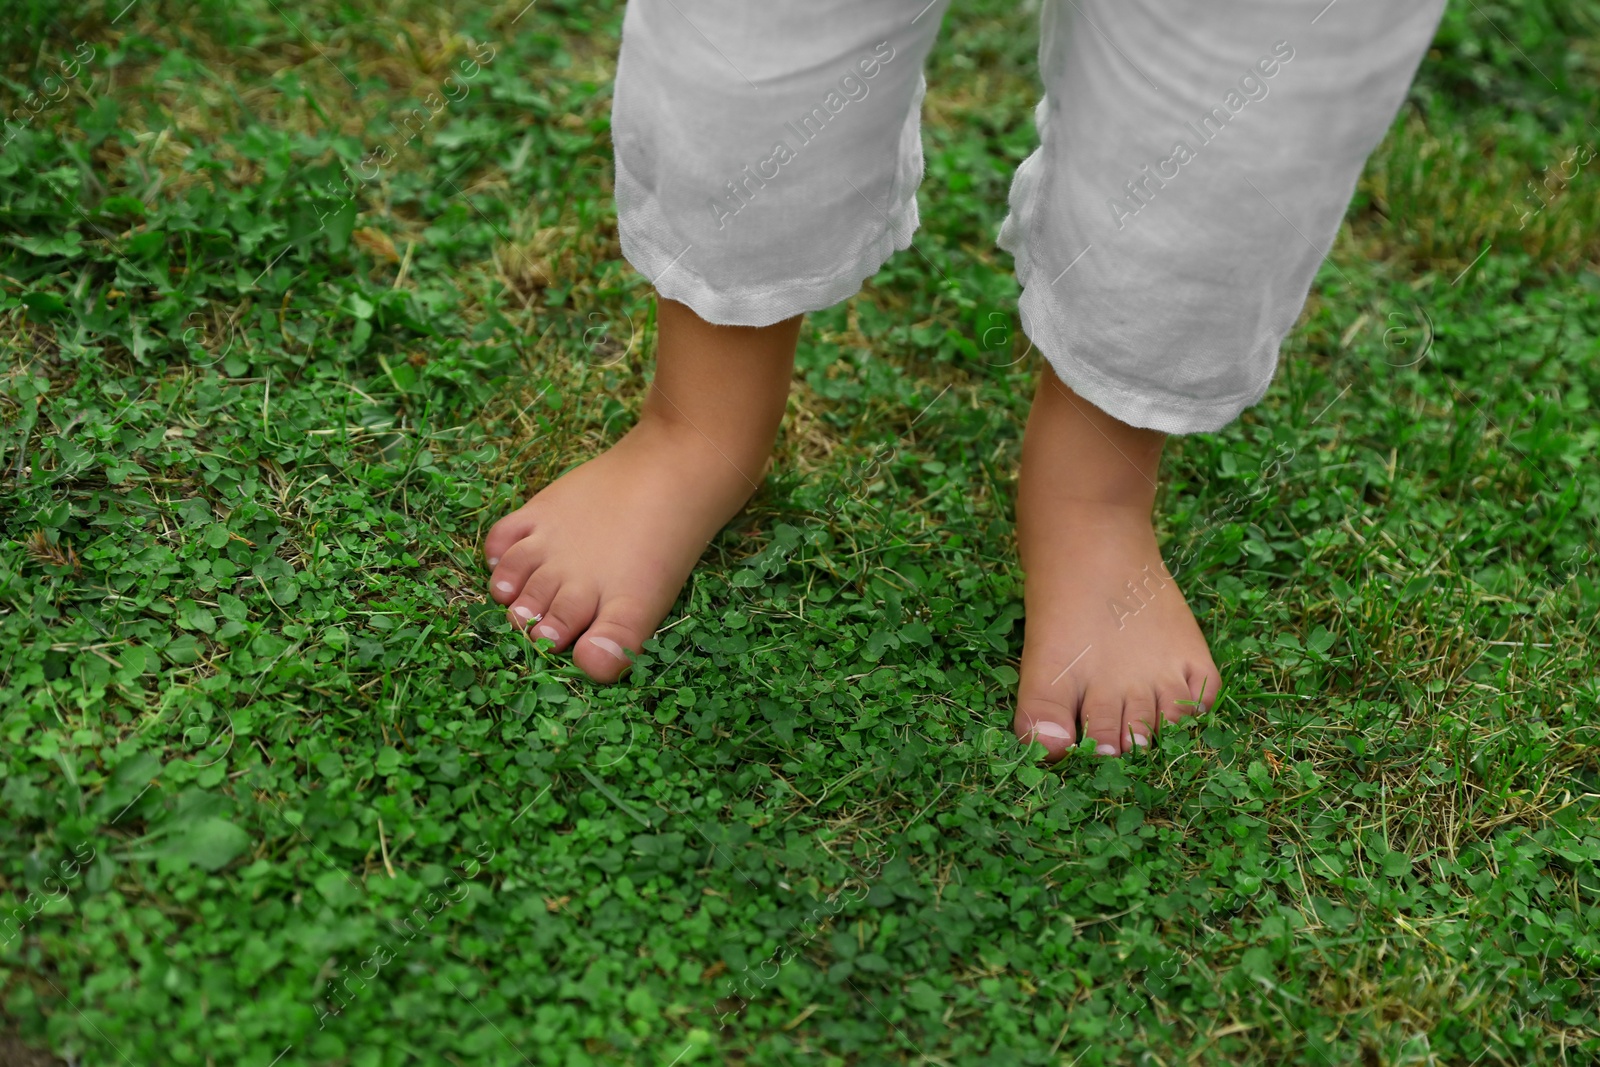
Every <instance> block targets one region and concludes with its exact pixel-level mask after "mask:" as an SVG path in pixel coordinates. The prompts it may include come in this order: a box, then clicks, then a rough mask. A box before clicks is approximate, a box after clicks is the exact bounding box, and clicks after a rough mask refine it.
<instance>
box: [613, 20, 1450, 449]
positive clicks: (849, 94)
mask: <svg viewBox="0 0 1600 1067" xmlns="http://www.w3.org/2000/svg"><path fill="white" fill-rule="evenodd" d="M948 2H949V0H933V2H932V3H931V4H930V3H928V2H927V0H805V2H803V3H802V2H800V0H631V2H630V3H629V4H628V7H627V13H626V15H625V17H624V22H623V35H622V51H621V55H620V58H619V61H618V67H617V83H616V95H615V98H614V102H613V110H612V135H613V139H614V143H615V146H616V175H617V178H616V182H617V184H616V195H617V214H618V225H619V228H620V233H621V239H622V249H623V254H624V255H626V256H627V258H628V261H629V262H630V263H632V264H633V266H634V267H635V268H636V269H637V270H638V271H640V273H642V274H644V275H645V276H646V277H647V278H649V279H650V281H651V282H652V283H653V284H654V285H655V287H656V290H657V291H658V292H659V293H660V294H661V296H663V297H666V298H668V299H672V300H677V301H681V302H682V303H685V304H687V305H689V306H690V307H691V308H693V309H694V310H695V312H696V313H698V314H699V315H700V316H701V317H702V318H704V319H706V320H707V321H709V322H713V323H721V324H727V325H746V326H765V325H769V324H771V323H774V322H777V321H779V320H781V319H784V318H788V317H789V316H792V315H796V314H799V313H800V312H804V311H814V310H817V309H820V308H824V307H827V306H829V305H831V304H835V303H837V302H839V301H841V300H843V299H845V298H846V297H848V296H850V295H851V294H853V293H855V292H856V291H857V290H858V289H859V288H860V287H861V283H862V282H863V281H864V280H865V279H866V278H867V277H869V276H871V275H872V274H873V273H874V272H875V271H876V270H877V269H878V268H879V267H880V266H881V265H882V264H883V262H884V260H886V259H887V258H888V257H889V256H890V255H891V254H892V253H893V252H895V251H896V250H898V249H903V248H906V247H907V246H908V245H909V244H910V243H911V237H912V233H913V232H914V231H915V230H916V227H917V201H916V192H917V185H918V183H919V181H920V180H921V178H922V148H921V140H920V132H919V125H918V119H919V110H920V105H921V102H922V96H923V91H924V88H925V84H924V81H923V77H922V65H923V61H924V59H925V58H926V57H927V55H928V52H929V49H930V48H931V47H932V45H933V42H934V37H935V35H936V34H937V32H938V26H939V22H940V20H941V19H942V17H943V15H944V11H945V7H946V6H947V4H948ZM1042 3H1043V33H1042V42H1041V46H1040V49H1039V68H1040V74H1041V77H1042V79H1043V82H1044V88H1045V91H1044V97H1043V99H1042V100H1041V101H1040V103H1039V106H1038V109H1037V112H1036V115H1035V122H1036V125H1037V127H1038V131H1039V140H1040V146H1039V148H1038V150H1037V151H1035V152H1034V153H1033V155H1031V156H1030V157H1028V159H1027V160H1026V161H1024V162H1023V164H1022V165H1021V166H1020V167H1019V168H1018V170H1017V174H1016V177H1015V179H1014V181H1013V183H1012V186H1011V204H1010V214H1009V216H1008V217H1007V218H1006V220H1005V223H1004V225H1003V226H1002V227H1001V229H1000V233H999V242H1000V246H1001V247H1002V248H1004V249H1006V250H1007V251H1009V252H1011V253H1012V254H1013V255H1014V257H1015V260H1016V270H1017V278H1018V280H1019V282H1020V283H1021V286H1022V296H1021V301H1020V313H1021V318H1022V324H1023V329H1024V330H1025V332H1026V333H1027V334H1028V336H1029V338H1030V339H1031V340H1032V341H1033V343H1034V345H1035V346H1037V347H1038V349H1039V350H1040V351H1041V352H1042V353H1043V354H1044V356H1045V358H1046V359H1048V360H1049V362H1050V364H1051V366H1052V367H1053V368H1054V369H1055V371H1056V373H1057V374H1059V375H1060V376H1061V379H1062V380H1063V381H1065V382H1066V383H1067V384H1068V385H1070V386H1071V387H1072V388H1073V389H1074V390H1075V391H1076V392H1078V393H1079V394H1080V395H1082V396H1084V397H1085V398H1087V399H1088V400H1089V401H1091V402H1092V403H1094V404H1096V405H1098V406H1099V407H1100V408H1102V409H1103V410H1105V411H1106V412H1108V413H1110V414H1111V415H1114V416H1116V417H1117V418H1119V419H1122V420H1123V421H1125V422H1128V423H1132V424H1134V425H1136V426H1146V427H1150V428H1152V429H1157V430H1164V431H1166V432H1168V433H1193V432H1198V431H1205V430H1215V429H1218V428H1220V427H1222V426H1224V425H1226V424H1227V423H1228V422H1230V421H1232V420H1233V419H1234V418H1236V417H1237V416H1238V414H1239V413H1240V412H1241V411H1243V410H1244V409H1245V408H1246V407H1248V406H1250V405H1251V404H1253V403H1255V402H1256V401H1258V400H1259V399H1261V396H1262V395H1263V394H1264V393H1265V392H1266V389H1267V385H1268V383H1269V382H1270V381H1271V378H1272V374H1273V370H1274V368H1275V367H1276V365H1277V357H1278V346H1279V344H1280V342H1281V341H1282V340H1283V337H1284V335H1285V334H1286V333H1288V331H1289V329H1290V328H1291V327H1292V326H1293V325H1294V321H1295V319H1296V317H1297V316H1298V315H1299V313H1300V308H1301V306H1302V305H1303V304H1304V302H1305V298H1306V293H1307V291H1308V290H1309V289H1310V286H1311V282H1312V279H1313V276H1314V275H1315V273H1316V270H1317V266H1318V264H1319V263H1320V262H1321V260H1322V258H1323V256H1324V255H1325V254H1326V252H1327V250H1328V248H1329V246H1330V245H1331V243H1332V241H1333V238H1334V235H1335V233H1336V231H1337V230H1338V227H1339V223H1340V221H1341V219H1342V218H1343V215H1344V210H1345V207H1346V206H1347V205H1348V203H1349V200H1350V195H1351V193H1352V192H1353V191H1354V189H1355V183H1356V179H1357V178H1358V177H1359V175H1360V171H1361V167H1362V165H1363V163H1364V162H1365V160H1366V158H1367V155H1368V154H1369V153H1370V152H1371V151H1372V149H1373V148H1374V147H1375V146H1376V145H1377V143H1378V141H1379V139H1380V138H1381V137H1382V136H1383V134H1384V132H1385V130H1386V129H1387V128H1388V126H1389V124H1390V122H1391V121H1392V120H1393V118H1394V115H1395V112H1396V111H1397V110H1398V108H1399V106H1400V103H1401V102H1402V100H1403V99H1404V97H1405V93H1406V89H1407V86H1408V85H1409V84H1410V82H1411V78H1412V76H1413V74H1414V73H1415V71H1416V67H1417V64H1418V62H1419V61H1420V60H1421V57H1422V55H1423V53H1424V51H1425V50H1426V49H1427V47H1428V44H1429V42H1430V41H1431V40H1432V37H1433V33H1434V30H1435V28H1436V26H1437V23H1438V20H1439V17H1440V14H1441V12H1442V10H1443V6H1444V0H1333V2H1332V3H1329V2H1328V0H1042ZM935 202H936V201H935Z"/></svg>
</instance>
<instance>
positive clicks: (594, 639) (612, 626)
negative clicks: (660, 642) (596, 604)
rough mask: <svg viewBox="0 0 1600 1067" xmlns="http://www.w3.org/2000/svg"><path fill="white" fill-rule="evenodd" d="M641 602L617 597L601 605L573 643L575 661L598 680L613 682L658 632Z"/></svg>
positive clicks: (584, 671) (654, 620)
mask: <svg viewBox="0 0 1600 1067" xmlns="http://www.w3.org/2000/svg"><path fill="white" fill-rule="evenodd" d="M657 622H659V620H657V619H651V618H650V617H649V613H648V612H647V611H646V610H645V609H644V606H643V605H642V604H639V603H638V602H636V601H634V600H632V599H630V598H628V597H616V598H614V599H612V600H610V601H606V602H604V603H602V604H601V605H600V614H598V615H596V616H595V620H594V622H593V623H592V624H590V626H589V628H588V630H586V631H584V634H583V636H582V637H580V638H578V640H577V641H576V642H574V644H573V646H572V661H573V662H574V663H576V664H577V665H578V667H579V668H580V669H581V670H582V671H583V673H584V674H587V675H588V676H589V677H590V678H593V679H594V680H595V681H597V682H614V681H616V680H617V679H618V678H620V677H622V675H623V672H624V671H626V670H627V669H628V667H629V666H630V665H631V664H632V662H633V659H632V656H633V654H634V653H636V652H638V651H639V649H640V648H642V647H643V646H644V642H645V639H646V638H647V637H649V636H650V635H651V634H652V633H654V632H655V628H656V623H657Z"/></svg>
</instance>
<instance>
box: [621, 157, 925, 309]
mask: <svg viewBox="0 0 1600 1067" xmlns="http://www.w3.org/2000/svg"><path fill="white" fill-rule="evenodd" d="M616 167H617V170H616V174H617V203H618V211H617V233H618V236H619V237H620V239H621V242H622V255H623V257H624V258H625V259H627V261H628V262H629V263H630V264H632V265H633V268H634V269H635V270H637V271H638V272H639V273H640V274H642V275H644V276H645V278H646V279H648V280H649V282H650V284H651V285H653V286H654V287H655V289H656V292H657V293H658V294H659V295H661V296H662V297H665V298H666V299H668V300H676V301H678V302H679V303H681V304H687V305H688V306H689V307H690V308H691V309H692V310H693V311H694V313H695V314H696V315H699V316H700V317H701V318H702V319H704V320H705V321H707V322H709V323H712V324H714V325H717V326H771V325H772V324H774V323H777V322H782V321H783V320H784V319H788V318H793V317H794V316H796V315H800V314H804V313H805V312H808V311H820V310H822V309H823V308H826V307H832V306H833V305H834V304H837V303H839V302H841V301H843V300H847V299H849V298H850V297H852V296H854V295H855V294H856V293H858V292H860V291H861V286H862V284H863V283H864V282H865V281H866V280H867V279H868V278H870V277H872V276H873V275H874V274H876V273H877V272H878V271H879V270H880V269H881V268H882V267H883V265H884V263H886V262H887V261H888V259H889V257H890V256H892V255H894V254H895V253H896V252H899V251H903V250H905V249H907V248H909V247H911V239H912V237H913V236H914V235H915V233H916V230H917V225H918V221H919V219H918V216H917V199H916V194H915V192H913V193H912V194H911V196H909V197H907V198H906V199H904V200H902V201H900V202H899V203H896V204H893V205H891V207H890V208H889V211H888V213H887V215H886V221H885V222H884V224H883V229H882V230H881V231H880V232H879V234H878V235H877V236H876V238H874V239H873V240H872V241H870V242H869V243H868V244H867V245H866V247H865V248H864V249H863V250H862V251H861V252H860V253H859V254H858V255H857V256H856V257H855V259H854V260H853V261H852V262H851V263H849V264H848V265H846V266H845V267H844V268H842V269H841V270H838V271H835V272H833V273H831V274H828V275H823V276H813V277H809V278H795V279H792V280H787V281H785V282H784V283H783V284H782V285H776V286H770V287H766V288H755V287H733V288H729V287H727V286H718V285H715V284H713V283H712V282H710V281H708V280H707V279H706V278H705V277H703V276H702V275H699V274H697V273H695V271H694V270H693V269H692V268H690V267H688V266H686V265H685V263H684V259H685V257H686V256H687V255H688V254H689V253H690V252H692V250H693V247H694V246H693V245H692V244H689V245H688V247H686V248H677V249H669V248H667V247H666V246H663V245H662V244H661V243H660V241H659V240H657V239H655V238H654V237H653V236H649V235H655V234H662V233H671V232H672V226H671V224H670V223H669V222H668V219H667V215H666V213H665V212H664V211H663V210H662V208H661V204H660V201H658V200H657V199H656V197H655V196H654V195H653V194H651V193H650V192H649V191H647V190H646V189H645V187H644V186H643V185H642V184H641V183H639V182H638V181H637V180H635V179H634V178H633V176H632V175H631V174H629V173H628V171H627V168H626V167H624V166H623V164H622V161H621V159H618V160H617V161H616ZM912 188H913V189H915V186H914V185H913V187H912ZM623 204H626V205H627V207H625V208H624V207H623V206H622V205H623Z"/></svg>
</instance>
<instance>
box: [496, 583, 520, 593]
mask: <svg viewBox="0 0 1600 1067" xmlns="http://www.w3.org/2000/svg"><path fill="white" fill-rule="evenodd" d="M494 587H495V588H496V589H498V590H500V592H502V593H509V592H511V591H512V590H514V589H516V586H514V585H512V584H511V583H510V582H495V583H494Z"/></svg>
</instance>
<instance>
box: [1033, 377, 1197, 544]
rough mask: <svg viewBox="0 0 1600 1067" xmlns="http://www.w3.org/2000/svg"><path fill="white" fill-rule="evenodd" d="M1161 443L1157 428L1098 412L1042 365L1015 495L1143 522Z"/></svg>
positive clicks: (1146, 520) (1162, 436) (1098, 515)
mask: <svg viewBox="0 0 1600 1067" xmlns="http://www.w3.org/2000/svg"><path fill="white" fill-rule="evenodd" d="M1165 442H1166V435H1165V434H1162V433H1160V432H1158V431H1155V430H1148V429H1143V428H1141V427H1137V426H1130V425H1129V424H1127V423H1125V422H1122V421H1120V420H1119V419H1116V418H1114V417H1112V416H1111V415H1108V414H1106V413H1105V412H1104V411H1102V410H1100V409H1099V408H1098V407H1096V406H1095V405H1093V404H1091V403H1090V402H1089V401H1087V400H1085V399H1084V398H1083V397H1081V396H1079V395H1077V394H1076V393H1074V392H1073V391H1072V390H1071V389H1069V388H1068V387H1067V386H1066V385H1065V384H1063V383H1062V382H1061V381H1060V379H1058V378H1057V377H1056V376H1055V374H1054V372H1052V371H1050V370H1046V371H1045V372H1044V374H1043V376H1042V377H1041V379H1040V382H1039V389H1038V392H1037V393H1036V394H1035V395H1034V401H1033V407H1032V410H1031V411H1030V412H1029V414H1028V427H1027V432H1026V434H1025V435H1024V437H1023V445H1022V470H1021V472H1020V473H1021V491H1022V495H1023V498H1024V499H1028V498H1035V499H1038V500H1041V501H1045V500H1049V501H1055V502H1058V503H1060V504H1062V505H1065V506H1069V507H1070V508H1071V509H1072V510H1074V511H1077V510H1084V511H1086V512H1090V513H1092V515H1093V517H1094V518H1095V519H1097V520H1101V519H1105V518H1109V517H1111V516H1114V515H1115V516H1120V517H1121V519H1122V520H1123V521H1127V520H1135V521H1138V522H1140V523H1143V524H1145V525H1149V524H1150V522H1151V517H1150V514H1151V510H1152V508H1153V507H1154V505H1155V497H1156V478H1157V475H1158V474H1159V472H1160V467H1161V452H1162V449H1163V446H1164V444H1165ZM1086 517H1087V516H1086Z"/></svg>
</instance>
